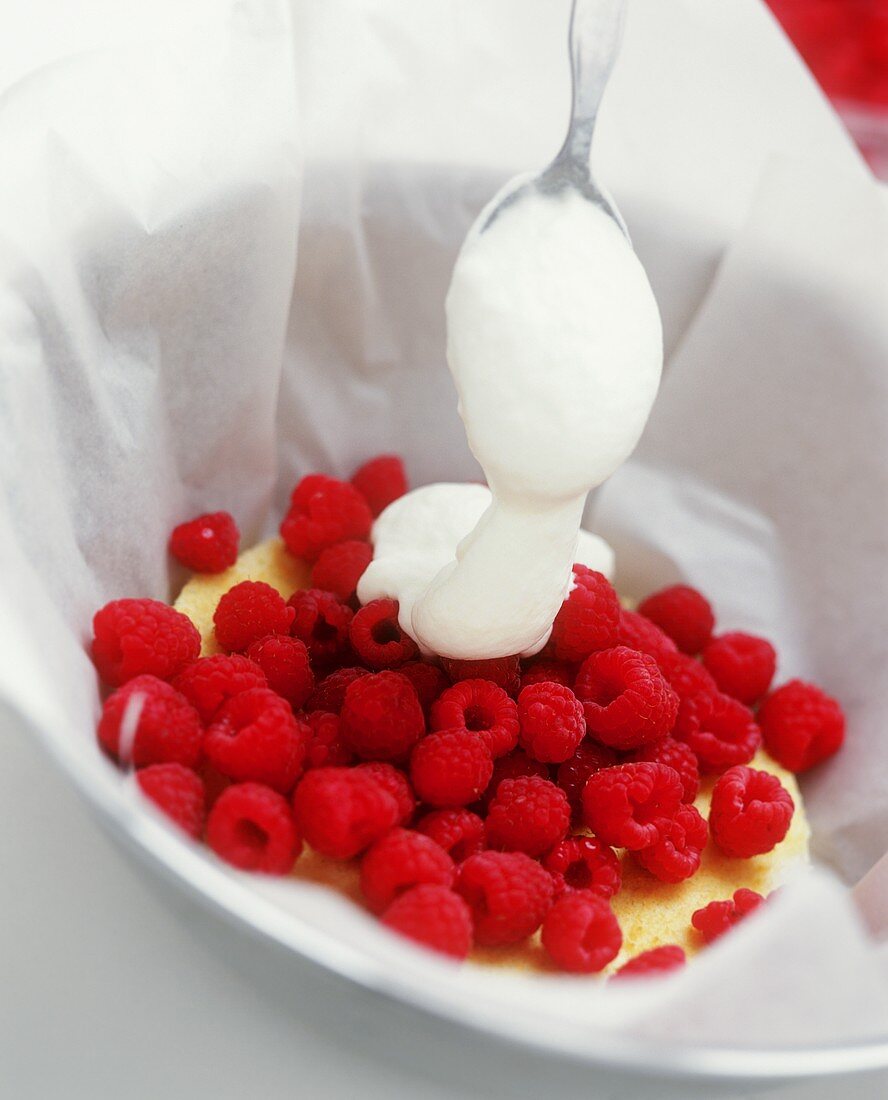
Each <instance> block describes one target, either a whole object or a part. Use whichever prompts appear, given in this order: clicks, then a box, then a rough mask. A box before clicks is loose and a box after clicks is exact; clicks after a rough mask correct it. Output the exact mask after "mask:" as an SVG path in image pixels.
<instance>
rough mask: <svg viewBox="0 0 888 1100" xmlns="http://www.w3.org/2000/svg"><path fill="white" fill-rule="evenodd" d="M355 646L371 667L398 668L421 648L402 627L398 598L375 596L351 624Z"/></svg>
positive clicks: (360, 656)
mask: <svg viewBox="0 0 888 1100" xmlns="http://www.w3.org/2000/svg"><path fill="white" fill-rule="evenodd" d="M348 636H349V640H350V641H351V644H352V649H353V650H354V651H355V653H356V654H357V655H358V657H359V658H360V660H361V661H363V662H364V664H365V665H367V667H368V668H396V667H397V666H398V665H403V664H404V663H405V661H410V660H412V659H413V658H414V657H415V656H416V654H417V653H418V652H419V650H418V649H417V646H416V642H414V640H413V639H412V638H411V637H410V636H409V635H408V634H405V633H404V631H403V630H402V629H401V626H400V623H399V622H398V601H397V600H371V601H370V603H368V604H365V605H364V606H363V607H362V608H361V609H360V610H359V611H357V612H355V617H354V618H353V619H352V621H351V623H350V624H349V628H348Z"/></svg>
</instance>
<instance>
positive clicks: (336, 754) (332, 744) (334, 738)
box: [305, 710, 354, 768]
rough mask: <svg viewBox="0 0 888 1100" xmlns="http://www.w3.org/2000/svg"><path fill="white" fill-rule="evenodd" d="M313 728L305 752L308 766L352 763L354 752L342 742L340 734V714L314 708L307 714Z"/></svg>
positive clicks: (307, 722)
mask: <svg viewBox="0 0 888 1100" xmlns="http://www.w3.org/2000/svg"><path fill="white" fill-rule="evenodd" d="M305 724H306V725H307V726H308V728H309V729H310V730H311V740H310V741H309V743H308V748H307V750H306V754H305V766H306V768H325V767H328V766H334V767H339V766H343V765H345V764H350V763H351V762H352V760H354V753H353V752H352V751H351V749H347V748H346V747H345V745H343V743H342V738H341V737H340V735H339V715H338V714H331V713H329V712H328V711H324V710H313V711H312V712H311V713H310V714H307V715H306V716H305Z"/></svg>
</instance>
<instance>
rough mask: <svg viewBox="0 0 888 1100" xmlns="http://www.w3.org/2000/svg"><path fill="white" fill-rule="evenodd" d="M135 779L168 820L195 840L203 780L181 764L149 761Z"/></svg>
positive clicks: (198, 832)
mask: <svg viewBox="0 0 888 1100" xmlns="http://www.w3.org/2000/svg"><path fill="white" fill-rule="evenodd" d="M136 782H137V783H138V784H139V787H140V789H141V791H142V794H144V795H145V797H146V798H150V799H151V801H152V802H153V803H154V805H155V806H157V808H158V809H159V810H161V811H162V812H163V813H164V814H166V816H167V817H168V818H169V819H170V821H172V822H174V823H175V824H176V825H178V826H179V828H180V829H183V830H184V831H185V832H186V833H187V834H188V835H189V836H190V837H193V838H194V839H195V840H199V839H200V835H201V833H202V832H203V824H204V812H205V805H206V791H205V790H204V785H203V780H202V779H201V778H200V776H199V775H198V774H197V773H196V772H193V771H192V770H191V769H190V768H184V767H183V766H182V765H181V764H150V765H149V766H148V767H147V768H142V769H141V770H140V771H137V772H136Z"/></svg>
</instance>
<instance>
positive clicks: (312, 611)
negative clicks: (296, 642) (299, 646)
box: [287, 588, 353, 709]
mask: <svg viewBox="0 0 888 1100" xmlns="http://www.w3.org/2000/svg"><path fill="white" fill-rule="evenodd" d="M287 604H288V606H289V607H290V608H292V610H293V614H294V618H293V625H292V626H291V627H290V633H291V634H292V635H293V637H294V638H299V639H300V640H301V641H303V642H304V643H305V645H306V647H307V649H308V653H309V656H310V657H311V662H312V665H314V666H315V668H317V667H318V666H321V665H329V664H332V663H333V662H334V661H336V660H337V659H338V658H339V656H340V655H341V654H342V652H343V650H344V649H345V647H346V645H347V644H348V626H349V623H350V622H351V620H352V614H353V612H352V609H351V608H350V607H347V606H346V605H345V604H344V603H341V602H340V601H339V600H337V599H336V597H335V596H334V595H333V593H332V592H322V591H321V589H320V588H301V589H300V590H299V591H298V592H294V593H293V595H292V596H291V597H290V598H289V600H288V601H287ZM325 709H326V708H325Z"/></svg>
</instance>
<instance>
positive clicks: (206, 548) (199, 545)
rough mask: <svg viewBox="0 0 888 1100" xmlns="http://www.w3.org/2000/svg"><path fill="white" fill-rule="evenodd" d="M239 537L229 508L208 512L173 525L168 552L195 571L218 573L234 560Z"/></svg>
mask: <svg viewBox="0 0 888 1100" xmlns="http://www.w3.org/2000/svg"><path fill="white" fill-rule="evenodd" d="M239 541H240V531H238V529H237V524H236V523H235V522H234V517H233V516H232V515H231V514H230V513H229V512H208V513H207V514H206V515H203V516H198V517H197V518H196V519H192V520H189V521H188V523H180V524H179V526H178V527H174V528H173V533H172V535H171V536H170V553H171V554H172V555H173V557H174V558H175V559H176V561H179V562H181V563H182V565H184V566H185V568H186V569H192V570H193V571H194V572H195V573H221V572H222V571H223V570H224V569H228V568H229V566H232V565H234V563H235V562H236V561H237V544H238V542H239Z"/></svg>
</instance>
